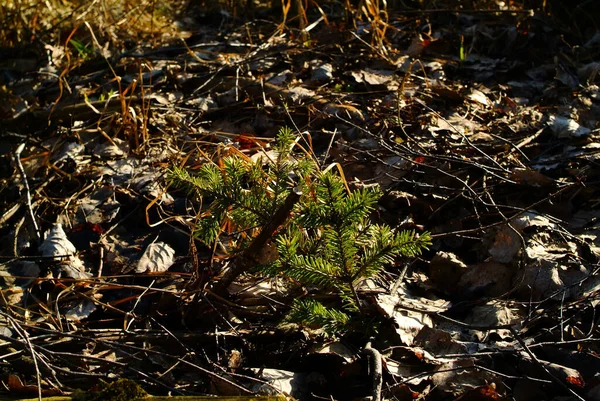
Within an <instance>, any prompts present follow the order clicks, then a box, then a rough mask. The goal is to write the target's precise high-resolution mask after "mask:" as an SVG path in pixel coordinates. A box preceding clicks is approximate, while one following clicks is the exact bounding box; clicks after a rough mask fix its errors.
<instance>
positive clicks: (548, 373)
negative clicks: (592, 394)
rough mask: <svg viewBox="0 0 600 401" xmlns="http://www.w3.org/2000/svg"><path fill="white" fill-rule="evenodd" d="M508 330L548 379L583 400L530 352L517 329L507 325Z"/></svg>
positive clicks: (583, 400) (583, 399)
mask: <svg viewBox="0 0 600 401" xmlns="http://www.w3.org/2000/svg"><path fill="white" fill-rule="evenodd" d="M509 330H510V332H511V333H512V335H513V336H514V337H515V339H516V340H517V341H518V342H519V344H521V347H523V349H524V350H525V352H527V354H528V355H529V357H530V358H531V360H532V361H533V362H534V363H535V364H536V365H537V366H538V367H539V368H541V369H542V370H543V371H544V372H545V373H546V374H547V375H548V377H550V379H552V381H553V382H554V383H556V384H557V385H558V386H559V387H561V388H562V389H564V390H566V391H567V392H569V393H571V394H572V395H573V396H575V398H577V399H578V400H582V401H585V398H582V397H581V396H580V395H579V394H577V393H576V392H575V391H573V390H572V389H570V388H569V386H567V385H566V384H565V383H563V382H562V380H560V379H559V378H558V377H556V376H554V375H553V374H552V372H550V371H549V370H548V369H547V368H546V367H545V366H544V365H543V364H542V363H541V362H540V360H539V359H537V357H536V356H535V355H534V353H533V352H531V350H530V349H529V347H528V346H527V344H525V341H523V339H522V338H521V336H520V335H519V333H517V330H516V329H515V328H514V327H512V326H511V327H509Z"/></svg>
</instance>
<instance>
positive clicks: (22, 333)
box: [6, 145, 42, 401]
mask: <svg viewBox="0 0 600 401" xmlns="http://www.w3.org/2000/svg"><path fill="white" fill-rule="evenodd" d="M23 146H24V145H23ZM19 153H21V152H19ZM6 318H7V319H8V321H9V322H10V325H11V326H12V327H13V328H14V329H15V331H16V332H17V333H18V334H19V335H20V336H21V337H23V340H24V341H25V343H26V344H27V348H29V352H31V358H32V359H33V366H34V367H35V373H36V375H35V377H36V378H37V389H38V400H40V401H42V375H41V374H40V368H39V366H38V363H37V360H38V355H37V352H36V351H35V350H34V349H33V345H31V341H30V340H29V334H27V332H26V331H25V330H23V329H22V328H21V327H19V325H18V324H17V322H16V321H15V319H13V318H12V317H10V316H6Z"/></svg>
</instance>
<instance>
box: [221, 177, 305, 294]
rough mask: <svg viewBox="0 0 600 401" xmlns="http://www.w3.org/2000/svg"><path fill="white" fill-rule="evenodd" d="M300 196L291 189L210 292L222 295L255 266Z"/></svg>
mask: <svg viewBox="0 0 600 401" xmlns="http://www.w3.org/2000/svg"><path fill="white" fill-rule="evenodd" d="M300 196H302V191H300V190H299V189H293V190H292V191H291V192H290V194H289V195H288V196H287V198H285V201H284V202H283V205H281V207H280V208H279V209H278V210H277V211H276V212H275V215H273V217H272V218H271V221H270V222H269V223H267V225H266V226H264V227H263V229H262V230H261V232H260V233H259V234H258V235H257V236H256V238H255V239H254V241H252V243H251V244H250V246H249V247H248V248H247V249H246V250H244V251H243V252H242V253H241V254H240V255H239V256H238V258H237V261H236V263H235V264H234V265H233V266H232V267H231V268H230V269H229V270H228V271H227V272H225V274H224V275H223V277H221V279H220V280H219V281H218V282H217V283H215V285H214V286H213V288H212V292H214V293H215V294H218V295H219V294H224V293H225V292H226V291H227V287H229V285H230V284H231V283H233V281H234V280H235V279H236V278H237V277H238V276H239V275H240V274H242V273H243V272H244V271H247V270H248V269H249V268H252V267H253V266H255V265H256V264H257V262H256V255H257V254H258V253H259V252H260V250H261V249H263V248H264V246H265V244H266V243H267V241H268V240H269V239H270V238H271V237H272V236H273V233H275V230H277V227H279V226H280V225H282V224H283V223H284V222H285V220H286V219H287V218H288V216H289V214H290V212H291V211H292V209H293V208H294V205H295V204H296V203H297V202H298V200H300Z"/></svg>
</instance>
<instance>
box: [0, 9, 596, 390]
mask: <svg viewBox="0 0 600 401" xmlns="http://www.w3.org/2000/svg"><path fill="white" fill-rule="evenodd" d="M34 3H35V2H34ZM38 3H40V4H38V5H36V6H32V7H25V6H24V3H22V2H16V3H15V4H20V6H21V8H19V7H16V6H15V7H12V8H11V7H10V6H9V5H6V6H2V7H3V9H2V11H3V14H0V15H2V16H3V18H4V26H6V27H7V28H6V29H5V30H4V32H3V33H2V37H1V38H0V39H1V40H2V46H3V47H1V48H0V54H1V55H2V57H1V58H0V98H1V99H2V100H3V101H2V104H0V119H2V123H1V126H0V130H1V137H0V183H1V184H0V236H1V238H2V240H1V242H0V275H1V276H2V277H1V278H2V283H1V287H0V288H1V293H0V294H1V297H0V303H1V305H2V308H1V309H0V366H1V368H2V373H1V375H0V380H1V381H2V387H1V388H0V392H4V393H5V394H6V395H10V396H17V397H27V396H31V397H34V396H38V395H40V396H50V395H62V394H69V393H70V392H71V391H73V390H75V389H78V388H92V387H94V386H96V385H97V384H98V383H99V382H100V381H101V380H104V381H113V380H115V379H117V378H129V379H132V380H134V381H135V382H137V383H139V384H140V385H142V387H144V389H145V390H146V391H148V393H150V394H154V395H161V394H163V395H164V394H173V395H198V394H200V395H201V394H211V395H219V396H231V395H251V394H284V395H286V396H293V397H295V398H297V399H301V400H308V399H323V398H325V399H336V400H351V399H355V398H360V397H365V396H369V395H372V393H374V387H375V386H374V385H373V383H374V380H376V379H377V377H376V376H377V369H378V366H377V364H376V363H375V364H371V363H370V362H372V361H370V360H369V358H374V356H373V355H375V357H377V354H378V353H377V352H375V353H373V352H372V351H368V347H367V351H365V347H366V345H367V343H369V345H370V347H372V348H373V349H375V350H378V351H379V353H381V361H382V367H381V369H382V375H383V378H382V380H383V386H382V388H381V390H380V391H379V390H377V391H375V393H376V394H375V396H381V397H382V398H384V399H395V400H401V401H403V400H413V399H424V400H459V399H460V400H470V401H473V400H501V399H514V400H572V399H579V400H580V399H585V400H598V399H600V373H599V372H600V343H599V341H600V328H599V326H598V322H599V319H600V309H599V308H600V307H599V302H600V274H599V263H598V261H599V258H600V225H599V224H600V222H599V217H600V208H599V207H598V205H599V203H600V190H599V188H600V187H599V185H598V183H599V178H600V165H599V162H600V141H599V139H600V128H599V127H600V122H599V119H600V89H599V87H598V86H597V84H598V82H599V80H600V76H599V75H598V71H599V69H600V33H598V30H597V29H596V28H595V26H593V25H592V24H591V23H589V21H588V19H586V18H585V17H586V15H582V13H579V14H577V15H575V12H574V11H573V14H572V15H571V17H573V18H571V19H569V18H562V19H561V18H560V17H561V15H560V14H559V13H558V12H555V16H552V15H548V14H547V13H544V12H543V11H542V10H530V9H523V8H511V9H509V8H506V7H504V8H501V7H500V6H497V5H496V4H495V3H493V4H492V5H491V6H490V7H489V8H485V9H484V8H483V7H481V8H479V9H468V8H465V7H458V6H456V4H455V3H456V2H450V1H448V2H447V3H448V7H437V8H431V9H418V8H415V9H400V7H397V8H398V9H392V8H390V9H389V10H387V13H383V10H379V11H377V10H375V9H371V8H372V7H375V5H374V4H375V3H376V2H373V1H366V2H364V3H365V4H367V5H368V7H371V8H369V9H368V7H367V6H365V7H366V8H365V9H364V12H363V13H362V14H361V13H358V12H355V14H354V17H355V18H354V19H353V20H352V19H350V17H349V13H348V12H347V9H345V8H344V7H343V6H342V5H341V4H340V3H341V2H335V1H332V2H323V3H325V4H322V5H321V8H318V7H314V6H313V7H312V8H309V9H307V10H306V22H307V24H305V25H304V29H299V28H298V25H299V24H298V20H299V19H298V18H296V19H293V18H291V14H290V18H289V20H288V21H286V23H283V22H282V18H281V11H279V14H277V15H276V13H275V12H274V11H270V10H268V9H266V8H258V9H255V10H251V11H248V13H250V12H251V13H252V14H253V15H254V18H252V19H251V20H250V21H245V20H244V16H247V15H245V14H244V11H243V10H241V9H235V10H231V9H227V8H226V7H224V6H223V7H221V6H216V7H214V8H212V9H203V8H202V7H200V6H196V7H192V6H189V7H188V8H187V9H185V11H180V12H179V14H177V13H174V12H173V10H170V9H169V7H175V5H176V4H178V3H177V2H171V3H169V4H171V5H170V6H169V5H168V4H167V5H162V6H161V7H162V8H161V7H159V4H160V2H157V1H146V2H142V4H143V6H135V7H134V6H133V5H129V4H128V2H118V4H121V5H120V6H115V7H114V8H110V7H106V4H107V3H110V2H107V1H102V2H93V3H91V5H85V4H84V5H81V6H79V7H77V8H75V9H63V8H61V7H66V6H65V4H69V3H68V2H52V1H49V2H38ZM42 3H44V4H42ZM55 3H56V4H55ZM96 3H97V4H96ZM442 3H443V2H442ZM450 3H452V5H450ZM463 3H465V2H463ZM7 4H12V3H11V2H8V3H7ZM457 4H461V3H460V2H458V3H457ZM102 5H103V6H104V7H102ZM150 6H151V8H152V9H151V10H148V8H149V7H150ZM120 7H122V9H121V8H120ZM127 7H130V9H127ZM144 7H145V8H144ZM513 7H514V6H513ZM181 10H183V9H181ZM148 13H149V15H150V16H151V17H148ZM44 15H48V18H47V19H44V18H43V16H44ZM177 15H179V16H177ZM182 15H185V17H182ZM248 15H249V14H248ZM359 16H360V18H359ZM566 20H568V21H567V22H565V21H566ZM300 26H302V24H301V25H300ZM282 127H289V128H292V129H293V130H294V131H295V132H296V133H297V134H298V135H299V137H300V138H301V140H302V143H303V144H304V148H305V149H308V150H309V151H310V153H311V155H313V156H314V158H315V160H317V161H318V163H319V165H320V166H321V167H322V168H326V167H327V166H332V165H336V166H337V165H339V166H341V167H342V169H343V174H344V177H345V180H346V182H347V184H348V186H349V187H350V188H352V189H356V188H364V187H369V186H372V185H378V186H379V187H380V188H381V190H382V191H383V193H384V195H383V197H382V198H381V199H380V201H379V204H378V210H377V213H376V215H377V216H376V217H374V218H376V219H378V220H379V222H382V223H386V224H388V225H390V226H392V227H393V228H396V229H409V230H414V231H415V232H417V233H424V232H430V233H431V236H432V245H431V246H430V247H429V249H428V250H427V251H425V252H424V253H423V254H422V255H420V256H419V257H418V258H415V259H399V260H397V261H396V262H395V263H394V264H393V265H390V266H388V267H386V269H385V272H384V274H381V275H380V276H379V277H378V278H377V279H376V280H372V281H369V282H368V283H364V285H362V286H361V288H360V291H361V296H362V297H364V298H363V299H364V302H365V303H368V304H369V305H370V306H371V308H370V309H369V310H370V313H371V314H372V316H370V318H371V319H372V320H373V322H374V323H373V327H372V328H371V327H366V328H364V329H363V330H353V331H349V332H348V333H346V334H345V335H342V336H339V337H334V338H331V337H326V336H324V335H323V332H322V331H320V330H319V328H318V327H302V326H296V327H295V329H294V330H292V331H290V330H289V329H288V330H285V329H284V328H282V327H281V326H279V325H278V324H279V322H280V319H281V317H282V316H283V314H285V313H286V311H287V309H288V308H289V304H287V303H286V302H285V301H282V300H285V299H286V298H285V296H282V294H281V291H282V290H281V288H280V287H279V283H278V281H277V280H273V279H265V278H261V277H260V276H258V275H255V274H251V273H250V272H248V273H247V274H245V275H243V276H240V277H238V278H237V280H236V281H235V282H234V283H233V284H232V285H231V286H229V288H228V292H227V294H225V295H218V294H215V293H213V292H211V291H210V290H209V288H210V286H211V284H212V283H214V282H216V281H218V280H219V278H220V277H221V273H222V270H227V269H228V266H229V265H230V264H231V263H232V261H233V259H235V255H231V254H227V253H226V252H218V250H216V248H210V247H207V246H205V245H204V244H202V243H200V242H199V241H197V240H195V239H194V237H193V236H191V235H190V234H191V233H192V232H193V230H194V227H195V224H196V223H197V219H198V213H199V209H200V208H201V205H200V204H199V203H198V201H197V200H196V199H193V198H192V197H191V196H190V195H189V194H187V193H184V192H182V191H181V190H178V189H175V188H174V187H173V186H171V185H170V176H169V174H168V171H169V170H170V169H171V168H172V167H173V166H181V167H186V168H188V169H189V170H190V171H195V170H197V169H198V168H200V167H201V166H202V165H203V164H204V163H207V162H209V161H211V162H215V163H218V162H219V161H220V160H222V159H223V158H224V157H226V156H228V155H232V154H238V155H240V154H241V155H244V156H246V157H248V158H251V157H252V156H253V155H255V154H256V153H257V152H265V151H267V150H268V149H269V148H270V145H271V143H272V141H273V138H274V137H275V135H276V133H277V132H278V131H279V130H280V129H281V128H282ZM157 244H159V246H157ZM306 291H307V293H310V291H311V289H310V288H309V289H306ZM367 355H369V356H367ZM377 358H378V357H377Z"/></svg>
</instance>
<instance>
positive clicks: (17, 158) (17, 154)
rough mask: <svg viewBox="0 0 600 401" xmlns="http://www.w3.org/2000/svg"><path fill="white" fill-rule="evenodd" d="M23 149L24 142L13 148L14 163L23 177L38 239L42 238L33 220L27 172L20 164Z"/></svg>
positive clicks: (33, 217)
mask: <svg viewBox="0 0 600 401" xmlns="http://www.w3.org/2000/svg"><path fill="white" fill-rule="evenodd" d="M24 149H25V142H23V143H21V144H20V145H19V146H18V147H17V150H15V163H16V165H17V168H18V169H19V173H20V174H21V178H22V179H23V185H24V186H25V195H26V196H27V209H28V210H29V217H31V223H32V224H33V228H34V230H35V235H36V237H37V239H38V241H39V240H41V239H42V236H41V234H40V229H39V227H38V225H37V221H36V220H35V215H34V214H33V207H32V206H31V192H30V191H29V183H28V182H27V174H25V169H24V168H23V165H22V164H21V153H22V152H23V150H24Z"/></svg>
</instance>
